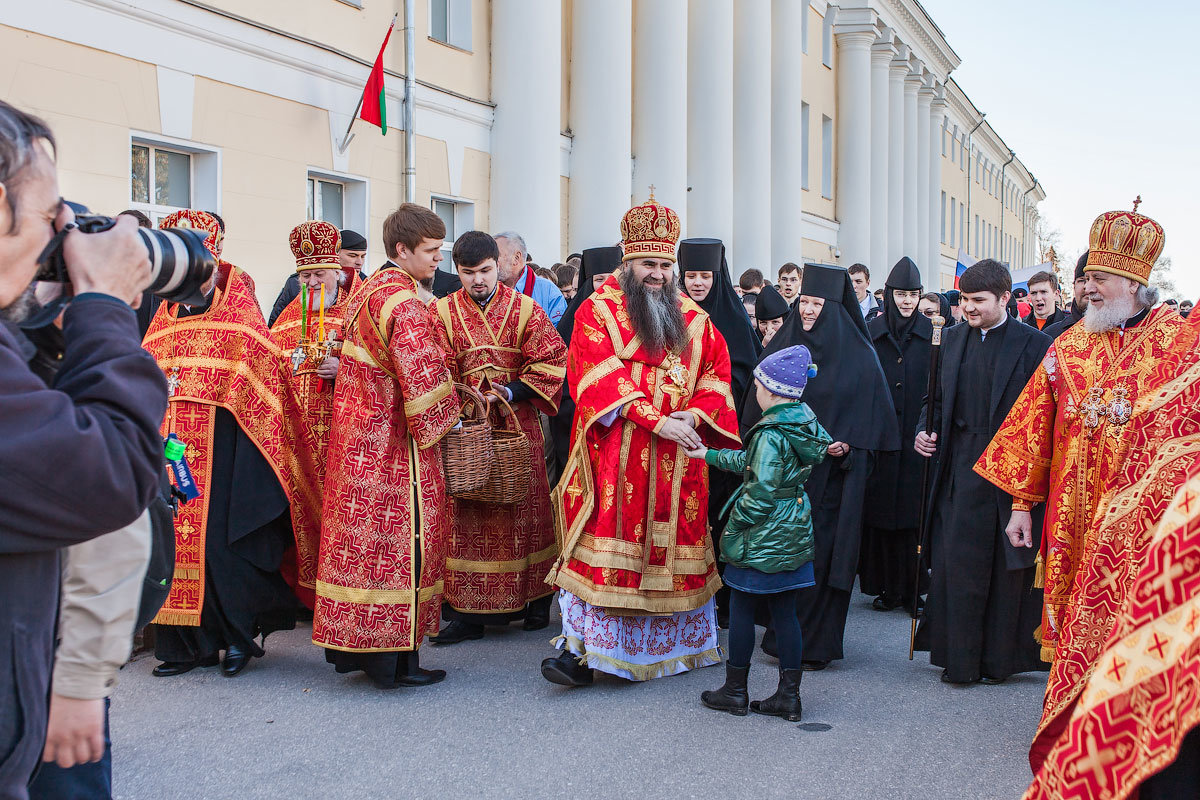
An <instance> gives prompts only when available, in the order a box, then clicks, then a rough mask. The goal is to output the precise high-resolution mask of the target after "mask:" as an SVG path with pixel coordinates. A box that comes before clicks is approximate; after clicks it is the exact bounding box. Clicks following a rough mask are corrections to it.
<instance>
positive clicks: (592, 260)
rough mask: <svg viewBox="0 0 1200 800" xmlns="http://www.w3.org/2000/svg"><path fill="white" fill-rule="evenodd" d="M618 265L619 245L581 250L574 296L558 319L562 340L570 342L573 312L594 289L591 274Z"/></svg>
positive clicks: (612, 269) (616, 267) (611, 269)
mask: <svg viewBox="0 0 1200 800" xmlns="http://www.w3.org/2000/svg"><path fill="white" fill-rule="evenodd" d="M620 266H621V248H619V247H616V246H613V247H592V248H589V249H587V250H584V251H583V256H582V258H581V264H580V267H579V277H578V279H577V280H578V281H579V286H578V288H576V290H575V296H574V297H572V298H571V302H570V303H568V304H567V310H566V311H564V312H563V315H562V319H560V320H559V321H558V335H559V336H561V337H562V338H563V341H564V342H566V343H567V344H570V343H571V330H572V329H573V328H574V327H575V312H576V311H578V310H579V307H580V306H581V305H583V301H584V300H587V299H588V298H589V297H591V296H592V292H594V291H595V289H593V288H592V276H594V275H607V274H608V273H610V272H616V271H617V269H618V268H619V267H620Z"/></svg>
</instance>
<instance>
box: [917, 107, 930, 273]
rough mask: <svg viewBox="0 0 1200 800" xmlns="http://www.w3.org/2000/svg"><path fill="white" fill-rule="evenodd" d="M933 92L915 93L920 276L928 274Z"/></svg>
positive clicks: (918, 263)
mask: <svg viewBox="0 0 1200 800" xmlns="http://www.w3.org/2000/svg"><path fill="white" fill-rule="evenodd" d="M932 101H933V91H932V90H930V89H929V88H928V87H927V86H922V87H921V90H920V91H919V92H918V93H917V171H916V174H915V176H914V179H915V180H916V183H917V246H916V250H915V251H914V252H913V253H912V259H913V261H916V262H917V267H918V268H919V269H920V270H921V274H922V275H926V274H928V269H929V265H928V261H929V104H930V103H931V102H932Z"/></svg>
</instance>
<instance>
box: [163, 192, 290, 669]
mask: <svg viewBox="0 0 1200 800" xmlns="http://www.w3.org/2000/svg"><path fill="white" fill-rule="evenodd" d="M161 224H162V227H164V228H179V227H191V228H196V229H199V230H202V231H205V232H207V233H208V238H207V239H205V242H204V244H205V246H206V247H207V248H208V249H209V251H210V252H211V253H212V254H213V256H214V257H215V258H217V259H218V260H219V259H220V254H221V244H222V231H221V230H220V227H219V226H218V224H217V221H216V219H215V218H213V216H212V215H210V214H208V213H205V212H203V211H192V210H184V211H178V212H176V213H174V214H172V215H170V216H168V217H166V218H165V219H163V221H162V223H161ZM218 263H219V266H218V268H217V270H216V271H215V272H214V273H213V276H214V283H213V286H212V287H211V288H209V291H210V292H211V295H210V299H209V301H208V302H207V303H206V304H205V305H203V306H194V307H191V308H189V307H186V306H180V305H178V304H174V303H163V304H162V305H160V306H159V307H158V310H157V311H156V312H155V315H154V318H153V319H152V320H151V323H150V328H149V330H148V331H147V332H146V337H145V340H144V346H145V348H146V350H147V351H148V352H149V353H150V354H151V355H152V356H154V357H155V359H157V361H158V364H159V366H160V367H162V369H163V371H164V372H165V373H166V375H167V387H168V393H169V395H170V397H169V405H168V410H167V416H166V419H165V420H164V422H163V434H164V436H170V437H174V438H176V439H178V440H179V442H180V443H181V444H183V445H185V446H186V450H185V451H184V455H183V458H182V459H180V460H179V461H177V462H175V468H174V469H172V478H173V480H174V482H175V484H176V486H177V487H179V486H180V482H181V478H182V479H183V484H184V488H186V485H187V484H188V483H191V484H194V486H195V487H196V490H197V491H198V496H197V497H194V498H193V499H191V500H188V501H186V502H185V503H183V504H182V505H181V506H180V507H179V511H178V513H177V514H176V516H175V577H174V580H173V582H172V584H171V591H170V594H169V595H168V596H167V600H166V603H165V604H164V605H163V607H162V610H161V611H159V613H158V616H157V617H155V622H157V623H158V624H159V626H160V627H159V629H158V632H157V636H156V639H155V654H156V655H157V656H158V657H159V658H160V659H161V660H162V661H163V663H162V664H160V665H159V666H158V667H156V668H155V670H154V674H155V675H158V676H160V677H161V676H170V675H179V674H182V673H184V672H187V671H189V670H191V669H193V668H194V667H197V666H215V665H216V663H217V658H218V655H219V651H221V650H224V651H225V657H224V660H223V662H222V670H223V671H224V672H225V674H226V675H230V676H232V675H236V674H237V673H238V672H240V671H241V670H242V669H243V668H244V667H245V666H246V664H247V663H248V661H249V660H250V658H251V656H261V655H262V654H263V650H262V647H261V646H259V644H258V643H257V642H255V638H256V637H258V636H259V635H262V636H264V637H265V636H266V635H267V634H269V633H271V632H272V631H276V630H283V629H290V628H292V627H294V626H295V612H296V608H297V603H296V598H295V596H294V595H293V594H292V591H291V589H289V588H288V585H287V583H286V582H285V581H284V579H283V577H282V576H281V575H280V572H279V568H280V563H281V561H282V559H283V554H284V551H285V550H286V549H287V548H288V547H290V546H291V545H292V543H293V539H292V535H291V531H290V527H291V526H290V525H289V524H288V502H289V493H290V489H291V486H292V485H293V483H292V482H293V474H294V471H295V464H294V462H293V461H292V455H293V454H292V452H291V450H290V449H289V448H288V447H287V446H286V441H285V440H286V436H285V432H284V427H283V413H282V404H281V399H280V398H281V396H282V393H283V385H282V379H281V375H280V371H281V370H280V362H279V358H278V350H277V349H276V347H275V345H274V343H273V342H272V341H271V336H270V333H269V331H268V330H267V324H266V322H265V321H264V320H263V316H262V311H260V310H259V306H258V299H257V298H256V297H255V296H254V283H253V281H251V280H250V277H249V276H248V275H246V273H244V272H242V270H240V269H238V268H237V267H235V266H233V265H232V264H229V263H227V262H224V261H219V262H218ZM181 465H186V468H184V467H183V466H181ZM181 470H182V471H181ZM189 472H190V480H189V479H188V478H187V477H186V476H187V473H189Z"/></svg>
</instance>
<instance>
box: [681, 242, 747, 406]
mask: <svg viewBox="0 0 1200 800" xmlns="http://www.w3.org/2000/svg"><path fill="white" fill-rule="evenodd" d="M685 272H711V273H712V276H713V282H712V288H711V289H709V290H708V296H707V297H705V298H704V299H703V300H701V301H700V302H699V304H698V305H699V306H700V307H701V308H703V309H704V310H705V312H706V313H707V314H708V316H709V317H710V318H711V319H712V321H713V325H715V326H716V328H717V330H718V331H720V332H721V336H722V337H724V339H725V344H726V346H727V347H728V348H729V361H730V366H731V367H732V371H733V402H734V403H735V404H738V403H740V402H741V401H742V397H743V396H744V395H745V393H746V389H747V388H748V387H749V386H750V382H751V380H752V379H753V378H752V375H753V373H754V365H755V364H757V363H758V354H759V352H760V351H761V350H762V345H761V344H760V343H759V341H758V336H757V335H756V334H755V331H754V328H753V327H751V325H750V317H748V316H747V315H746V307H745V306H744V305H742V299H741V298H740V297H738V296H737V292H735V291H734V290H733V279H732V278H731V277H730V275H729V264H728V263H727V262H726V261H725V245H724V244H723V243H722V242H721V240H720V239H684V240H683V241H682V242H680V243H679V276H680V278H682V277H683V273H685Z"/></svg>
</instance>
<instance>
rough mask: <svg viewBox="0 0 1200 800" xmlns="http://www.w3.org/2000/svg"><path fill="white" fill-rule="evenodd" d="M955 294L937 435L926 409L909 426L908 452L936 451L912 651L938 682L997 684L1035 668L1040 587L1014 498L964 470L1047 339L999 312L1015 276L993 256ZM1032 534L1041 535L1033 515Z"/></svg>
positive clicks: (943, 356)
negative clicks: (1015, 525) (1010, 527)
mask: <svg viewBox="0 0 1200 800" xmlns="http://www.w3.org/2000/svg"><path fill="white" fill-rule="evenodd" d="M959 290H960V291H961V292H962V304H963V315H964V319H965V321H966V322H967V324H966V325H958V326H955V327H954V328H951V329H949V330H947V331H945V332H944V333H943V336H942V345H941V348H942V349H941V368H940V370H939V375H938V390H937V395H936V397H935V399H934V403H933V430H934V434H933V435H932V436H926V434H925V432H924V431H925V414H926V413H927V411H928V406H926V407H924V408H922V410H921V418H920V420H919V421H918V426H917V427H918V431H919V433H918V434H917V436H916V449H917V451H918V452H919V453H921V454H922V455H924V456H927V457H931V456H933V455H934V454H935V453H936V454H937V456H938V464H937V471H936V474H935V477H934V480H933V489H932V494H931V501H930V509H931V512H932V515H933V516H932V529H931V539H930V541H931V546H930V571H931V576H930V588H929V600H928V602H927V603H926V606H925V618H924V621H923V623H922V625H921V628H920V631H919V632H918V636H917V649H918V650H929V651H930V658H929V660H930V662H931V663H933V664H934V665H935V666H939V667H943V668H944V670H943V672H942V680H943V681H945V682H947V683H955V684H968V683H974V682H976V681H980V682H983V683H1000V682H1001V681H1003V680H1005V679H1006V678H1008V677H1009V676H1010V675H1013V674H1015V673H1017V672H1028V671H1031V670H1038V669H1044V667H1043V666H1042V664H1041V659H1040V658H1039V647H1038V643H1037V642H1036V641H1035V640H1034V637H1033V634H1034V630H1035V629H1036V628H1037V626H1038V625H1039V624H1040V623H1041V614H1042V591H1041V590H1040V589H1034V588H1033V582H1034V572H1035V566H1034V563H1035V560H1036V558H1037V553H1038V545H1039V543H1038V541H1036V540H1035V541H1034V546H1033V547H1032V548H1025V547H1021V548H1015V547H1013V546H1012V545H1011V544H1010V543H1009V540H1008V536H1007V535H1006V534H1005V532H1004V528H1005V526H1006V525H1007V524H1008V518H1009V516H1010V515H1011V513H1012V497H1011V496H1009V495H1007V494H1005V493H1004V492H1001V491H1000V490H999V489H997V488H996V487H995V486H993V485H992V484H990V483H988V482H987V481H986V480H984V479H983V478H981V477H979V476H978V475H976V474H975V472H974V470H973V467H974V466H975V462H976V461H977V460H978V459H979V457H980V456H981V455H982V454H983V451H984V449H985V448H986V447H987V445H988V443H989V442H990V441H991V439H992V436H993V434H995V432H996V431H997V430H998V429H999V428H1000V425H1001V423H1003V422H1004V418H1005V416H1006V415H1007V414H1008V411H1009V409H1010V408H1012V405H1013V403H1015V402H1016V401H1017V397H1018V396H1019V395H1020V394H1021V390H1022V389H1023V388H1025V384H1026V383H1027V382H1028V381H1029V378H1030V376H1032V375H1033V373H1034V371H1035V370H1036V369H1037V367H1038V365H1039V364H1040V363H1041V361H1042V357H1043V356H1044V355H1045V354H1046V350H1047V349H1048V348H1049V346H1050V337H1048V336H1047V335H1046V334H1044V333H1042V332H1041V331H1039V330H1037V329H1036V328H1033V327H1031V326H1029V325H1023V324H1021V321H1020V320H1019V319H1012V318H1010V317H1009V316H1008V314H1007V313H1006V310H1005V309H1006V306H1007V304H1008V302H1009V300H1010V299H1011V297H1012V279H1011V277H1010V275H1009V272H1008V270H1007V269H1005V268H1004V267H1003V266H1002V265H1001V264H999V263H997V262H996V261H993V260H992V259H985V260H983V261H980V262H978V263H977V264H974V265H973V266H971V267H969V268H968V269H967V270H966V271H965V272H964V273H963V274H962V277H961V278H960V279H959ZM906 438H907V437H906ZM1039 510H1040V509H1039ZM1034 530H1035V531H1036V532H1038V535H1039V536H1040V531H1041V520H1040V519H1035V521H1034Z"/></svg>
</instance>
